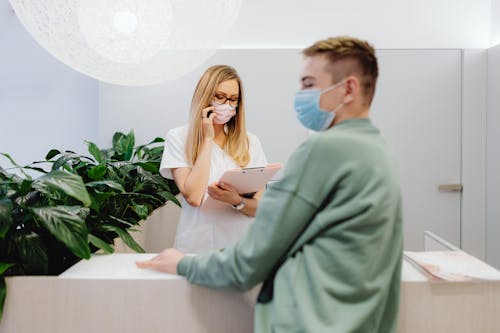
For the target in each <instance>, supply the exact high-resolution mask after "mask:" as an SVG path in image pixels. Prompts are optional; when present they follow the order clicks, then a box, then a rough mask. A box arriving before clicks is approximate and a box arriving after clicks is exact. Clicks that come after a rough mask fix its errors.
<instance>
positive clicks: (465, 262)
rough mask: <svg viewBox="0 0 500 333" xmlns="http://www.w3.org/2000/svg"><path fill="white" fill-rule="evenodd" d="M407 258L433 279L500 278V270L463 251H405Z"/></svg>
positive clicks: (473, 279) (474, 279)
mask: <svg viewBox="0 0 500 333" xmlns="http://www.w3.org/2000/svg"><path fill="white" fill-rule="evenodd" d="M404 256H405V259H406V260H407V261H408V262H410V263H411V264H413V265H414V266H415V267H417V268H418V269H419V270H420V271H422V272H423V273H424V274H425V275H426V276H427V277H428V278H429V279H430V280H431V281H455V282H457V281H484V280H486V281H492V280H500V272H499V271H498V270H496V269H494V268H493V267H491V266H489V265H488V264H486V263H484V262H483V261H481V260H479V259H477V258H475V257H473V256H471V255H469V254H467V253H465V252H463V251H431V252H409V251H405V253H404Z"/></svg>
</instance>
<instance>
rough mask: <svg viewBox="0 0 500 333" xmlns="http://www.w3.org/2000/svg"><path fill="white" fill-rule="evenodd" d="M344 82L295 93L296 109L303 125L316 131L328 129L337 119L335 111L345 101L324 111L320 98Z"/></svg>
mask: <svg viewBox="0 0 500 333" xmlns="http://www.w3.org/2000/svg"><path fill="white" fill-rule="evenodd" d="M342 83H344V80H342V81H340V82H339V83H336V84H334V85H333V86H330V87H328V88H326V89H324V90H319V89H307V90H300V91H297V93H296V94H295V111H296V112H297V119H299V121H300V122H301V123H302V125H304V126H305V127H306V128H308V129H311V130H313V131H316V132H319V131H324V130H326V129H328V127H329V126H330V124H331V123H332V122H333V120H334V119H335V113H336V112H337V111H338V110H340V108H341V107H343V106H344V103H342V104H340V105H339V106H338V107H336V108H335V110H332V111H324V110H321V109H320V107H319V100H320V98H321V95H322V94H324V93H326V92H328V91H330V90H333V89H335V88H337V87H339V86H340V85H341V84H342Z"/></svg>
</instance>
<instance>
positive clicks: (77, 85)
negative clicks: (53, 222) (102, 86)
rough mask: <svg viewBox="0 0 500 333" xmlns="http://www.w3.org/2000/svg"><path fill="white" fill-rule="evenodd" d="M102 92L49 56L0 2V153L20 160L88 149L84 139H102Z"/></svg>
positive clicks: (3, 0) (30, 159)
mask: <svg viewBox="0 0 500 333" xmlns="http://www.w3.org/2000/svg"><path fill="white" fill-rule="evenodd" d="M97 94H98V85H97V81H95V80H93V79H90V78H87V77H85V76H83V75H82V74H79V73H77V72H75V71H73V70H72V69H70V68H68V67H67V66H65V65H63V64H61V63H60V62H59V61H57V60H56V59H54V58H53V57H52V56H51V55H49V54H48V53H47V52H46V51H45V50H44V49H42V48H41V47H40V46H39V45H38V44H37V43H36V42H35V41H34V40H33V39H32V38H31V36H30V35H29V34H28V33H27V32H26V30H25V29H24V27H23V26H22V25H21V23H20V22H19V21H18V19H17V17H16V16H15V14H14V12H13V11H12V10H11V7H10V5H9V3H8V1H6V0H2V1H0V152H6V153H10V154H11V155H12V157H13V158H14V159H15V160H16V161H17V162H19V163H21V164H25V163H30V162H32V161H34V160H43V159H44V157H45V154H46V153H47V152H48V150H49V149H51V148H59V149H74V150H77V151H81V152H84V151H83V149H86V148H85V147H84V145H83V140H84V139H87V140H94V141H96V140H97V139H98V138H97V134H98V95H97ZM85 151H86V150H85ZM0 165H2V166H4V167H8V166H10V163H9V162H8V161H7V160H5V159H3V158H0Z"/></svg>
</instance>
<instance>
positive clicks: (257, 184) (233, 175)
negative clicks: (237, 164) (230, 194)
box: [219, 163, 283, 194]
mask: <svg viewBox="0 0 500 333" xmlns="http://www.w3.org/2000/svg"><path fill="white" fill-rule="evenodd" d="M282 167H283V165H282V164H281V163H272V164H268V165H266V166H263V167H255V168H241V169H240V168H238V169H232V170H228V171H226V172H224V174H223V175H222V177H221V178H220V179H219V183H225V184H228V185H231V186H232V187H234V188H235V189H236V190H237V191H238V193H239V194H247V193H255V192H257V191H259V190H261V189H263V188H265V187H266V184H267V183H268V182H269V181H270V180H271V179H272V177H273V176H274V175H275V174H276V173H277V172H278V171H279V170H280V169H281V168H282Z"/></svg>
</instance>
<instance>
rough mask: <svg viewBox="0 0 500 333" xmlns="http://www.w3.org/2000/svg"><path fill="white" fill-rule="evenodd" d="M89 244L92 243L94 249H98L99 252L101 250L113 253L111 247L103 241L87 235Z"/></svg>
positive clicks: (113, 250)
mask: <svg viewBox="0 0 500 333" xmlns="http://www.w3.org/2000/svg"><path fill="white" fill-rule="evenodd" d="M89 242H90V243H92V244H93V245H95V246H96V247H98V248H100V249H101V250H103V251H104V252H106V253H113V252H115V249H113V247H112V246H111V245H109V244H108V243H106V242H105V241H103V240H102V239H100V238H99V237H97V236H94V235H91V234H89Z"/></svg>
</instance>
